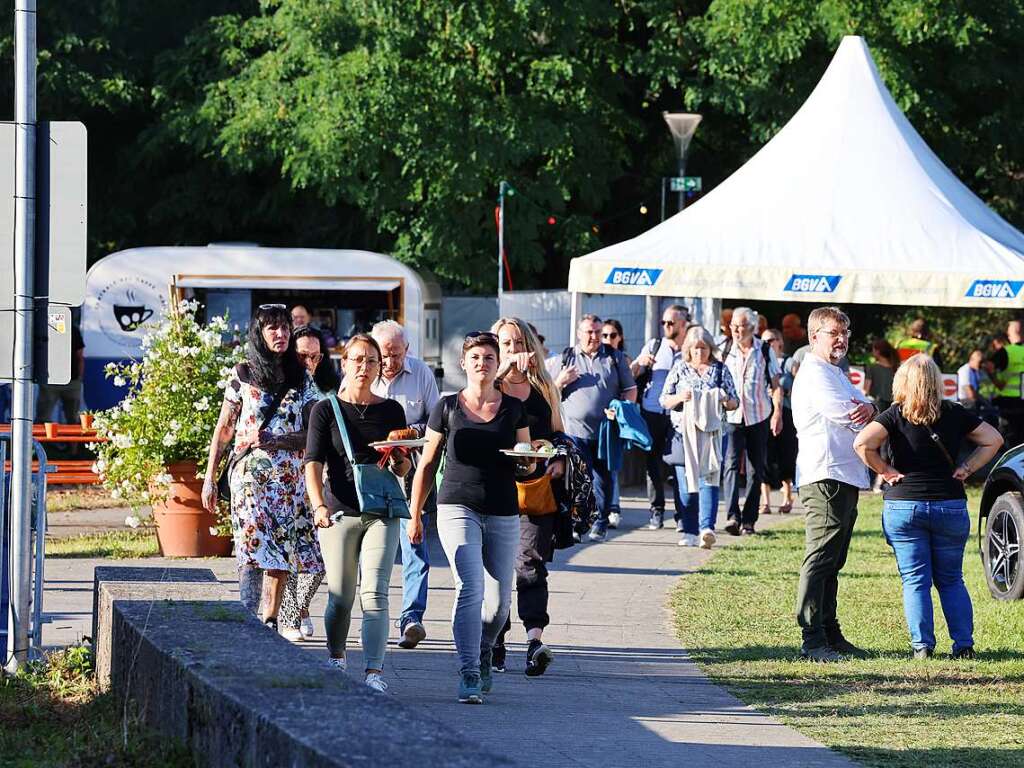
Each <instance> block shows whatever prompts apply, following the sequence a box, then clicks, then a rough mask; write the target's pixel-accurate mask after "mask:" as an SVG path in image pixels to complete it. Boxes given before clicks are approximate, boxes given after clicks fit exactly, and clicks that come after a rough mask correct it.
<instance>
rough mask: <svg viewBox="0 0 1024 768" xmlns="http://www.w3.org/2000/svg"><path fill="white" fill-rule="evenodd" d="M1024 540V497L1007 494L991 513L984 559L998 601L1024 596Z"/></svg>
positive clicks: (988, 577)
mask: <svg viewBox="0 0 1024 768" xmlns="http://www.w3.org/2000/svg"><path fill="white" fill-rule="evenodd" d="M1022 537H1024V496H1021V494H1019V493H1004V494H1002V495H1001V496H999V497H998V498H997V499H996V500H995V503H994V504H993V505H992V509H991V510H989V513H988V525H986V527H985V540H984V542H983V543H982V549H981V552H982V559H983V560H984V562H985V579H986V580H987V581H988V589H989V591H990V592H991V593H992V596H993V597H994V598H996V600H1020V599H1021V597H1024V571H1022V569H1021V560H1020V557H1021V552H1020V543H1021V538H1022Z"/></svg>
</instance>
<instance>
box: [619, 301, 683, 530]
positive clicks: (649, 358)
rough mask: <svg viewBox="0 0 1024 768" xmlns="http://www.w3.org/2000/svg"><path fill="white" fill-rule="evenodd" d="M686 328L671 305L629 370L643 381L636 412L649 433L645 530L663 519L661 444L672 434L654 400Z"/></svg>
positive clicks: (678, 515)
mask: <svg viewBox="0 0 1024 768" xmlns="http://www.w3.org/2000/svg"><path fill="white" fill-rule="evenodd" d="M689 327H690V311H689V310H688V309H687V308H686V307H684V306H683V305H681V304H673V305H672V306H671V307H669V308H668V309H666V310H665V312H664V313H663V314H662V316H661V331H662V335H661V336H660V337H657V338H653V339H651V340H650V341H648V342H647V343H646V344H644V348H643V349H642V350H641V351H640V354H639V355H637V356H636V360H634V361H633V365H632V366H630V370H631V371H632V373H633V377H634V378H635V379H636V380H637V381H642V382H644V390H643V392H640V393H639V394H640V412H641V413H642V414H643V417H644V421H645V422H647V431H648V432H650V433H651V451H650V453H648V454H647V478H648V480H649V481H650V482H649V483H648V492H649V495H650V502H651V521H650V524H649V526H648V527H649V528H650V529H651V530H652V531H655V530H657V529H659V528H661V527H662V526H663V525H664V520H665V462H664V460H663V459H662V456H663V455H664V453H665V441H666V440H667V439H668V438H669V436H670V435H671V434H672V424H671V423H670V422H669V418H668V412H667V411H666V410H665V409H664V408H662V407H661V403H660V402H658V398H660V397H661V390H662V389H663V388H664V386H665V379H666V378H667V377H668V372H669V371H670V370H672V366H673V365H674V364H675V362H676V360H678V359H679V355H680V353H681V350H682V347H683V339H684V338H686V329H687V328H689ZM682 525H683V520H682V510H676V530H677V531H679V532H680V533H682V530H683V528H682Z"/></svg>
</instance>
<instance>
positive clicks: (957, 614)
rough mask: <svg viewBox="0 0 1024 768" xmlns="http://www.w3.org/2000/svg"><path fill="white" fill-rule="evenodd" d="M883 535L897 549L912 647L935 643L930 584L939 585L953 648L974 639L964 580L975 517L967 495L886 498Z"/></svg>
mask: <svg viewBox="0 0 1024 768" xmlns="http://www.w3.org/2000/svg"><path fill="white" fill-rule="evenodd" d="M882 530H883V531H884V533H885V540H886V541H888V542H889V546H891V547H892V549H893V552H895V553H896V564H897V565H898V566H899V570H900V578H901V579H902V580H903V613H904V614H905V616H906V618H907V627H908V628H909V629H910V641H911V645H913V647H914V648H934V647H935V621H934V619H933V616H932V595H931V588H932V584H933V583H934V584H935V588H936V589H937V590H938V591H939V602H940V603H941V604H942V614H943V616H945V617H946V624H947V625H948V627H949V636H950V638H951V639H952V640H953V650H954V651H956V650H958V649H960V648H968V647H971V646H973V645H974V608H973V607H972V606H971V597H970V595H968V594H967V587H966V586H964V575H963V564H964V547H965V546H966V545H967V539H968V538H969V537H970V535H971V518H970V516H969V515H968V513H967V502H966V501H965V500H964V499H950V500H948V501H904V500H893V501H886V502H885V507H884V508H883V511H882Z"/></svg>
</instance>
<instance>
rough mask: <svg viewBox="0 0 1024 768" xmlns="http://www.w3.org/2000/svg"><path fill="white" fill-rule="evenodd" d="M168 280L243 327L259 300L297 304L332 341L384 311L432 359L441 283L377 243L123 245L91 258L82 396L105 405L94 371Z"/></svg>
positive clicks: (131, 338)
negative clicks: (377, 249)
mask: <svg viewBox="0 0 1024 768" xmlns="http://www.w3.org/2000/svg"><path fill="white" fill-rule="evenodd" d="M173 286H176V287H177V290H178V294H179V296H181V297H183V298H194V299H196V300H198V301H199V303H200V304H201V305H202V307H203V309H202V310H201V312H202V313H203V316H204V317H212V316H214V315H223V314H224V313H225V312H227V313H228V316H229V318H230V322H231V323H232V324H238V326H239V327H240V328H241V329H244V328H245V327H246V326H247V324H248V321H249V318H250V316H251V315H252V311H253V309H254V308H255V307H257V306H259V305H260V304H266V303H281V304H286V305H287V306H289V307H291V306H292V305H294V304H303V305H304V306H306V307H307V308H308V309H309V310H310V312H311V313H312V315H313V320H314V323H315V324H317V325H319V326H320V327H322V328H324V329H325V330H328V331H330V332H332V333H333V335H334V336H335V337H336V338H337V339H338V340H339V341H340V340H343V339H344V338H346V337H348V336H350V335H352V334H353V333H356V332H359V331H365V330H369V328H370V326H371V325H373V323H375V322H377V321H378V320H384V319H388V318H390V319H393V320H396V321H398V322H399V323H401V324H402V325H403V326H405V328H406V333H407V336H408V339H409V347H410V349H409V351H410V354H412V355H414V356H416V357H419V358H421V359H423V360H424V361H425V362H427V363H428V364H429V365H430V366H431V367H433V368H435V369H437V368H440V365H441V343H440V339H441V289H440V287H439V286H438V284H437V283H436V282H435V281H434V279H433V278H432V277H431V276H429V275H426V274H423V273H420V272H418V271H416V270H414V269H412V268H411V267H409V266H406V265H405V264H402V263H401V262H400V261H398V260H396V259H394V258H392V257H390V256H387V255H385V254H381V253H371V252H369V251H356V250H326V249H315V248H272V247H260V246H256V245H251V244H233V243H223V244H221V243H214V244H211V245H209V246H206V247H202V246H197V247H155V248H132V249H129V250H125V251H119V252H117V253H113V254H111V255H109V256H107V257H105V258H103V259H101V260H100V261H98V262H97V263H96V264H95V265H93V267H92V268H91V269H90V270H89V274H88V276H87V278H86V298H85V304H84V305H83V307H82V337H83V340H84V341H85V372H84V388H85V392H84V395H85V401H86V403H87V405H88V407H89V408H92V409H97V408H106V407H109V406H111V405H113V404H115V403H116V402H118V401H119V400H120V398H121V397H122V395H123V391H121V390H119V389H117V388H115V387H114V386H113V383H112V382H110V381H109V380H107V379H105V378H104V375H103V368H104V366H105V365H106V364H107V363H109V362H111V361H122V360H127V359H133V358H138V357H139V356H140V350H141V342H142V336H143V335H144V333H145V325H146V323H149V322H152V321H154V320H157V319H159V317H160V316H161V315H162V314H163V312H164V310H165V308H166V306H167V303H168V298H169V291H170V290H172V287H173Z"/></svg>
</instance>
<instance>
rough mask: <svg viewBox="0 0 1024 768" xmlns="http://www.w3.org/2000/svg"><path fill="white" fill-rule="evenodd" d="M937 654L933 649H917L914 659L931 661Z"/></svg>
mask: <svg viewBox="0 0 1024 768" xmlns="http://www.w3.org/2000/svg"><path fill="white" fill-rule="evenodd" d="M934 653H935V651H933V650H932V649H931V648H915V649H914V658H915V659H930V658H931V657H932V655H933V654H934Z"/></svg>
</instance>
